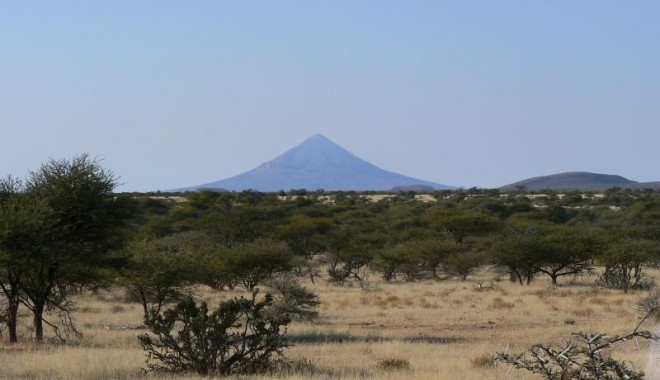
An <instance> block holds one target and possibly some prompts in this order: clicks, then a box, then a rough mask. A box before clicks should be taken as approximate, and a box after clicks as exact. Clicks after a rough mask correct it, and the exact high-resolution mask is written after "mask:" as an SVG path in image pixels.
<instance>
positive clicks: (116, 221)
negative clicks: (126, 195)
mask: <svg viewBox="0 0 660 380" xmlns="http://www.w3.org/2000/svg"><path fill="white" fill-rule="evenodd" d="M116 184H117V179H116V177H115V176H114V175H113V174H112V173H111V172H110V171H107V170H106V169H103V168H102V167H101V165H100V163H99V161H98V160H95V159H92V158H90V157H89V155H87V154H83V155H80V156H76V157H74V158H72V159H70V160H64V159H63V160H50V161H49V162H47V163H46V164H44V165H42V166H41V167H40V168H39V169H38V170H37V171H34V172H30V173H29V176H28V179H27V181H26V184H25V187H24V188H23V189H22V194H24V195H25V196H26V197H29V199H32V200H35V199H39V200H40V202H43V203H44V211H43V212H40V213H39V214H37V215H34V214H33V216H34V217H36V218H37V219H38V220H37V221H35V223H38V224H39V225H41V226H43V227H44V228H43V229H42V230H40V231H39V235H40V238H39V240H38V241H37V242H36V243H35V244H31V245H30V246H29V249H26V250H24V251H20V252H18V251H17V252H13V254H14V257H13V258H14V259H16V261H14V262H13V263H14V265H13V268H15V269H16V270H19V271H20V272H21V275H20V281H19V286H20V291H21V301H22V303H23V304H25V305H26V307H28V309H30V310H31V311H32V314H33V323H34V333H35V338H36V339H37V341H41V340H43V324H44V322H45V319H44V312H45V311H46V310H51V309H52V310H57V311H59V312H62V313H64V314H65V316H68V311H69V304H68V293H69V292H70V290H71V289H72V288H73V287H74V286H75V285H77V286H82V285H89V284H93V283H97V282H99V281H100V280H102V279H103V278H104V274H105V272H104V271H105V270H106V269H107V268H110V267H115V266H118V265H120V264H122V263H123V258H122V257H120V256H118V255H116V254H115V251H114V249H115V248H117V247H119V245H120V244H121V242H122V239H123V236H124V234H123V231H124V227H125V225H126V222H127V221H128V219H129V217H130V215H131V214H130V208H129V207H127V203H126V201H125V199H123V198H119V197H116V196H115V195H114V194H113V193H112V191H113V189H114V188H115V186H116ZM26 207H27V206H26ZM11 253H12V252H10V254H11ZM67 318H68V317H67ZM46 323H49V322H47V321H46Z"/></svg>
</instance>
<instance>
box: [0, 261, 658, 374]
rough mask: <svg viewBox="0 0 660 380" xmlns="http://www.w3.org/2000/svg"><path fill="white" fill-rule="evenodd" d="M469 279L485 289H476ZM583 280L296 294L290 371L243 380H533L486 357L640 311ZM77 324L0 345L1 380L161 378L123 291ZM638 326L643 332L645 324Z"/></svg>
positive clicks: (634, 348) (615, 328) (82, 309)
mask: <svg viewBox="0 0 660 380" xmlns="http://www.w3.org/2000/svg"><path fill="white" fill-rule="evenodd" d="M653 275H654V276H656V277H659V275H660V272H654V273H653ZM477 280H482V281H484V285H485V289H483V290H479V289H478V288H477V287H476V286H475V281H477ZM591 281H592V279H589V278H581V279H579V280H578V281H577V282H576V283H574V284H571V285H567V284H565V285H562V286H560V287H558V288H553V287H552V286H551V285H550V282H549V280H546V279H545V278H539V279H538V280H537V281H535V282H534V283H533V284H532V285H530V286H520V285H517V284H514V283H510V282H508V281H497V278H496V277H495V274H494V273H493V272H491V271H487V270H484V271H482V272H480V273H478V274H477V275H476V276H474V277H472V278H471V279H470V280H469V281H460V280H445V281H439V282H436V281H425V282H417V283H405V282H398V283H397V282H395V283H383V282H381V281H380V280H379V279H378V277H377V276H376V275H372V276H371V277H369V288H368V290H363V289H361V288H360V287H359V286H357V285H356V286H343V287H338V286H333V285H329V284H327V283H325V282H323V281H317V283H316V284H311V283H305V285H306V286H308V287H309V288H311V289H313V290H314V291H315V292H316V293H317V294H318V295H319V297H320V299H321V302H322V306H321V308H320V318H319V319H318V320H317V321H315V322H311V323H310V322H306V323H294V324H292V325H291V326H290V327H289V329H288V336H289V338H290V340H291V342H292V343H293V346H292V347H291V348H289V349H288V350H287V351H286V357H287V359H289V360H290V361H291V362H292V363H293V365H292V367H291V368H292V370H290V371H285V370H282V371H279V372H277V373H275V374H269V375H261V376H256V377H249V378H251V379H272V378H284V379H308V378H317V379H328V378H332V379H339V378H341V379H365V378H367V379H406V378H415V379H458V378H461V379H474V380H480V379H484V380H485V379H534V377H533V376H531V375H530V374H529V373H527V372H518V371H517V370H513V371H510V372H509V370H510V366H505V365H500V366H499V367H495V366H493V365H492V363H491V361H490V360H489V358H490V356H491V354H492V353H493V352H494V351H503V350H505V349H507V347H508V349H509V350H512V351H517V352H518V351H522V350H524V349H525V348H527V347H529V346H530V345H532V344H534V343H540V342H554V343H557V344H562V343H564V342H565V340H566V339H567V338H569V337H570V334H571V333H572V332H578V331H594V332H595V331H606V332H608V333H609V334H622V333H627V332H630V330H631V329H632V328H633V327H634V325H635V324H636V321H637V320H638V319H639V317H640V312H639V310H638V308H637V302H638V301H639V300H640V299H641V298H642V297H644V296H645V295H646V293H644V292H633V293H630V294H623V293H622V292H620V291H616V290H609V289H598V288H594V287H593V286H592V285H591V283H592V282H591ZM491 285H492V288H491ZM194 293H195V295H196V296H197V297H198V298H199V299H205V300H207V301H209V302H210V303H218V302H220V301H221V300H223V299H227V298H229V297H233V296H235V295H236V294H238V293H240V292H214V291H211V290H210V289H207V288H204V287H199V288H196V289H194ZM25 318H27V316H26V317H25ZM74 318H75V321H76V323H77V325H78V327H79V328H80V330H81V331H82V332H83V334H84V337H83V338H82V339H80V340H72V341H69V342H67V343H66V344H58V343H55V342H54V341H52V342H47V343H45V344H42V345H36V344H34V343H31V342H30V340H29V335H30V331H29V330H22V331H21V333H22V334H23V337H22V338H23V339H22V343H19V344H18V345H14V346H9V345H8V344H7V343H6V337H3V343H2V345H0V368H2V371H0V379H138V378H170V377H166V376H163V375H154V374H145V373H143V372H142V371H141V368H142V367H144V361H145V356H144V353H143V352H142V351H141V349H140V347H139V345H138V340H137V338H136V336H137V335H138V334H140V333H143V332H144V330H142V329H141V328H140V323H141V320H142V317H141V309H140V307H139V306H138V305H136V304H127V303H125V302H124V300H123V296H122V294H121V291H120V290H114V291H102V292H99V293H96V294H91V293H90V294H85V295H84V296H81V297H79V298H78V299H77V311H76V312H75V314H74ZM21 326H24V327H26V328H27V327H28V326H29V321H28V320H25V321H24V322H23V323H22V324H21ZM645 327H646V329H652V328H653V325H652V322H651V323H649V324H648V325H647V326H645ZM647 347H648V342H640V344H639V345H638V344H637V343H636V342H627V344H626V345H623V346H620V347H619V348H617V349H616V351H615V352H614V353H613V354H614V355H615V356H616V357H618V358H622V359H625V360H629V361H630V362H631V364H632V365H633V366H634V367H635V368H638V369H644V366H645V361H646V348H647ZM177 378H181V377H177ZM185 378H188V379H193V378H195V377H193V376H190V377H185Z"/></svg>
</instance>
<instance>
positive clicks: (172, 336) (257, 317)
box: [139, 291, 290, 376]
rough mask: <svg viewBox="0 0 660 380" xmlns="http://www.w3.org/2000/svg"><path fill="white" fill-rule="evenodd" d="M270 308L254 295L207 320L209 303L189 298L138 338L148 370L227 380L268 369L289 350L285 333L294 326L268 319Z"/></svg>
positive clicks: (284, 320) (277, 318) (231, 303)
mask: <svg viewBox="0 0 660 380" xmlns="http://www.w3.org/2000/svg"><path fill="white" fill-rule="evenodd" d="M272 304H273V298H272V296H271V295H270V294H266V295H265V296H264V298H263V300H261V301H257V291H254V292H253V293H252V297H251V298H249V299H247V298H244V297H240V298H234V299H231V300H229V301H226V302H223V303H222V304H220V306H219V307H218V308H217V309H216V310H215V311H213V312H212V313H210V314H209V310H208V307H207V305H206V303H204V302H203V303H201V304H200V305H198V304H197V303H195V301H194V300H193V299H192V298H190V297H187V298H185V299H184V300H182V301H181V302H179V303H178V304H177V305H176V307H175V308H173V309H169V310H166V311H165V312H164V313H163V314H162V315H161V314H159V315H157V316H156V317H155V318H154V319H153V320H152V321H149V322H148V327H149V330H150V332H151V334H142V335H140V336H139V340H140V344H141V345H142V348H143V349H144V350H145V351H146V352H147V353H148V359H147V365H148V368H147V370H149V371H165V372H195V373H198V374H201V375H207V374H210V375H221V376H228V375H234V374H246V373H255V372H261V371H264V370H267V369H269V368H270V367H272V365H273V364H275V363H276V362H277V361H278V359H279V358H280V357H281V356H282V353H283V349H284V348H286V347H287V344H286V342H285V340H284V332H283V330H282V328H283V326H286V325H287V324H288V323H289V321H290V320H289V319H288V318H285V317H282V316H281V314H279V313H268V312H267V310H268V309H269V308H270V307H271V306H272ZM175 329H178V331H176V333H174V332H173V330H175Z"/></svg>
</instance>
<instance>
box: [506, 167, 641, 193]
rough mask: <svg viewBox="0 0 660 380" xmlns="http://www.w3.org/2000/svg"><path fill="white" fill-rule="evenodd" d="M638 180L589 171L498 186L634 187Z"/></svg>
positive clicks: (603, 188)
mask: <svg viewBox="0 0 660 380" xmlns="http://www.w3.org/2000/svg"><path fill="white" fill-rule="evenodd" d="M639 185H642V184H640V183H639V182H635V181H631V180H629V179H627V178H624V177H621V176H618V175H610V174H598V173H589V172H568V173H560V174H553V175H547V176H542V177H534V178H529V179H526V180H523V181H519V182H516V183H512V184H510V185H506V186H502V187H500V190H501V191H512V190H516V189H518V188H524V190H526V191H538V190H560V191H566V190H588V191H597V190H606V189H609V188H612V187H621V188H634V187H639Z"/></svg>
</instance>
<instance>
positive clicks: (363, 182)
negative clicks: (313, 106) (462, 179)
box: [180, 134, 454, 192]
mask: <svg viewBox="0 0 660 380" xmlns="http://www.w3.org/2000/svg"><path fill="white" fill-rule="evenodd" d="M407 186H423V187H430V188H432V189H438V190H445V189H454V188H453V187H451V186H446V185H441V184H437V183H433V182H429V181H423V180H420V179H416V178H411V177H407V176H404V175H401V174H397V173H393V172H390V171H387V170H383V169H380V168H378V167H376V166H374V165H372V164H370V163H368V162H367V161H364V160H362V159H360V158H358V157H356V156H354V155H353V154H352V153H350V152H349V151H347V150H346V149H344V148H342V147H341V146H339V145H337V144H335V143H334V142H332V141H330V140H329V139H328V138H326V137H325V136H323V135H320V134H317V135H315V136H312V137H310V138H309V139H307V140H305V141H304V142H303V143H302V144H300V145H298V146H296V147H294V148H292V149H290V150H288V151H287V152H285V153H284V154H282V155H280V156H279V157H277V158H275V159H274V160H272V161H269V162H266V163H263V164H261V165H259V166H258V167H256V168H255V169H253V170H250V171H248V172H245V173H243V174H239V175H237V176H234V177H231V178H227V179H224V180H221V181H216V182H211V183H206V184H203V185H198V186H193V187H190V188H186V189H180V191H194V190H200V189H218V190H219V189H225V190H230V191H242V190H248V189H252V190H258V191H264V192H273V191H279V190H291V189H307V190H318V189H324V190H329V191H333V190H346V191H348V190H353V191H368V190H375V191H388V190H391V189H392V188H395V187H407Z"/></svg>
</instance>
